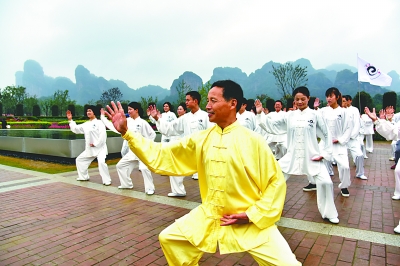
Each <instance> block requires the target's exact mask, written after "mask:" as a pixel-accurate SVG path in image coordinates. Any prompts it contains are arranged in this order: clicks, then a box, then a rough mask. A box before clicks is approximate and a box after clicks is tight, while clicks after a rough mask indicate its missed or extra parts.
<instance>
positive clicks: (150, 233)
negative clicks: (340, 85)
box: [0, 142, 400, 266]
mask: <svg viewBox="0 0 400 266" xmlns="http://www.w3.org/2000/svg"><path fill="white" fill-rule="evenodd" d="M368 157H369V158H368V159H366V160H365V174H366V176H367V177H368V180H365V181H364V180H360V179H357V178H355V177H354V176H355V173H354V171H355V167H354V164H351V170H352V184H351V187H350V188H349V191H350V197H348V198H345V197H342V196H341V195H340V189H339V188H338V184H339V178H338V175H337V168H336V167H334V171H335V176H334V177H333V178H332V180H333V182H334V195H335V204H336V207H337V209H338V212H339V219H340V223H339V224H338V225H333V224H331V223H329V221H327V220H323V219H322V218H321V217H320V214H319V212H318V209H317V204H316V192H315V191H313V192H303V190H302V187H303V186H305V185H307V179H306V177H304V176H296V177H294V176H293V177H291V178H290V179H289V180H288V181H287V195H286V201H285V202H286V203H285V208H284V211H283V214H282V218H281V220H280V221H279V223H278V226H279V230H280V231H281V232H282V234H283V236H284V237H285V239H286V240H287V241H288V243H289V245H290V247H291V249H292V250H293V251H294V253H295V254H296V256H297V259H298V260H299V261H301V262H302V263H303V265H374V266H375V265H400V235H398V234H395V233H394V232H393V228H394V227H395V226H396V225H397V224H398V222H399V219H400V201H399V200H397V201H395V200H392V199H391V197H392V196H393V191H394V182H395V181H394V173H393V170H390V166H391V165H392V164H393V162H390V161H389V160H388V158H389V157H391V155H390V142H379V143H375V147H374V152H373V153H369V154H368ZM109 169H110V174H111V178H112V185H111V186H103V185H102V182H101V178H100V176H99V173H98V170H97V168H96V169H90V176H91V177H90V181H88V182H79V181H76V178H77V173H76V171H74V172H67V173H61V174H54V175H50V174H44V173H39V172H34V171H30V170H24V169H19V168H13V167H8V166H4V165H1V164H0V203H1V208H0V265H68V266H71V265H140V266H142V265H167V263H166V260H165V258H164V256H163V252H162V250H161V248H160V245H159V242H158V234H159V233H160V232H161V231H162V230H163V229H164V228H165V227H167V226H168V225H170V224H171V223H172V222H173V221H174V219H177V218H179V217H181V216H182V215H184V214H186V213H188V212H189V211H190V210H191V209H193V208H195V207H196V206H198V205H199V204H200V195H199V189H198V181H195V180H193V179H191V178H190V177H187V178H185V181H184V185H185V187H186V190H187V196H186V197H182V198H170V197H167V194H168V192H170V184H169V177H168V176H160V175H157V174H153V177H154V183H155V187H156V193H155V195H152V196H148V195H146V194H145V193H144V185H143V178H142V176H141V174H140V172H139V171H138V170H134V171H133V173H132V179H133V184H134V188H133V189H132V190H119V189H117V186H118V185H119V179H118V175H117V172H116V169H115V166H110V167H109ZM200 265H210V266H211V265H224V266H228V265H257V263H255V262H254V260H253V258H252V257H251V256H250V255H248V254H246V253H237V254H230V255H221V254H219V252H217V253H215V254H205V255H204V256H203V258H202V259H201V261H200Z"/></svg>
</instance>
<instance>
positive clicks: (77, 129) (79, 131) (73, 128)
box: [67, 110, 85, 134]
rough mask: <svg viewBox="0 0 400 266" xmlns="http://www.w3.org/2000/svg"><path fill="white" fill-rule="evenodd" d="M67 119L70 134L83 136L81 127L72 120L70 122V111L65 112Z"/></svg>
mask: <svg viewBox="0 0 400 266" xmlns="http://www.w3.org/2000/svg"><path fill="white" fill-rule="evenodd" d="M67 119H68V122H69V128H70V129H71V131H72V132H74V133H75V134H84V133H85V132H84V130H83V127H82V126H79V125H77V124H76V122H75V121H74V120H72V113H71V111H70V110H67Z"/></svg>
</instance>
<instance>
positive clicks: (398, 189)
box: [364, 107, 400, 234]
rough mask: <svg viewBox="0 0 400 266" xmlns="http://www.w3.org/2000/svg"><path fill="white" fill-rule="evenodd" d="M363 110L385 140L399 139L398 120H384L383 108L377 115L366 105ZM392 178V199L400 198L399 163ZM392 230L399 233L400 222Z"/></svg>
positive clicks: (389, 112)
mask: <svg viewBox="0 0 400 266" xmlns="http://www.w3.org/2000/svg"><path fill="white" fill-rule="evenodd" d="M387 111H388V114H389V116H393V113H394V110H393V108H391V109H388V110H387ZM364 112H365V114H366V115H368V117H369V118H371V120H372V121H373V123H374V124H375V128H376V131H378V133H379V134H381V135H382V136H383V137H384V138H386V139H387V140H398V139H400V122H397V123H396V124H393V123H391V122H390V121H387V120H386V114H385V111H384V110H381V111H380V112H379V117H380V119H378V117H377V116H376V113H375V108H374V109H373V111H372V112H371V111H370V110H369V108H368V107H365V109H364ZM394 178H395V188H394V195H393V197H392V199H393V200H400V165H399V164H397V165H396V168H395V169H394ZM394 232H396V233H399V234H400V222H399V225H398V226H397V227H395V228H394Z"/></svg>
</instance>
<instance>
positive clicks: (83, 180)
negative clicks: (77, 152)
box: [76, 177, 89, 181]
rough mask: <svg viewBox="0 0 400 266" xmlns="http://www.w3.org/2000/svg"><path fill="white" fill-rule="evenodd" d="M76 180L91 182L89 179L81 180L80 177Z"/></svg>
mask: <svg viewBox="0 0 400 266" xmlns="http://www.w3.org/2000/svg"><path fill="white" fill-rule="evenodd" d="M76 180H77V181H89V179H80V178H79V177H78V178H77V179H76Z"/></svg>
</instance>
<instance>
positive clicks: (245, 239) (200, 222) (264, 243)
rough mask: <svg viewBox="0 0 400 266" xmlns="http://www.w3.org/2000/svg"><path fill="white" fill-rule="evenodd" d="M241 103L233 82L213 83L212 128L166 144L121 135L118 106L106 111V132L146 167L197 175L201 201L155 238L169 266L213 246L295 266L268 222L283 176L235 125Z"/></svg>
mask: <svg viewBox="0 0 400 266" xmlns="http://www.w3.org/2000/svg"><path fill="white" fill-rule="evenodd" d="M242 99H243V91H242V88H241V87H240V85H238V84H237V83H235V82H233V81H230V80H223V81H217V82H215V83H214V84H213V85H212V88H211V90H210V91H209V93H208V97H207V101H208V104H207V107H206V109H207V112H208V116H209V119H210V122H215V123H216V125H215V126H214V127H212V128H209V129H206V130H203V131H199V132H196V133H193V134H191V135H189V136H187V137H184V138H182V139H181V140H179V141H177V142H173V143H170V144H168V145H165V144H160V143H154V142H153V141H151V140H148V139H145V138H143V137H142V136H141V135H140V134H136V133H132V132H131V131H128V130H127V126H126V118H125V115H124V111H123V109H122V107H121V105H120V104H119V103H118V106H116V105H115V103H114V102H112V103H111V105H112V108H111V107H110V106H107V109H108V113H107V115H108V117H109V118H111V119H112V122H113V124H114V127H115V128H116V129H117V130H118V131H119V132H121V135H122V137H123V138H124V139H125V140H127V141H128V143H129V147H130V148H131V150H132V151H133V152H134V153H135V154H136V155H137V156H138V157H139V158H140V160H142V162H143V163H144V164H146V165H147V166H148V167H149V169H150V170H152V171H153V172H155V173H159V174H162V175H179V176H188V175H191V174H193V173H195V172H198V174H199V186H200V194H201V199H202V204H201V205H200V206H198V207H197V208H195V209H193V210H192V211H190V212H189V213H188V214H186V215H184V216H183V217H181V218H179V219H177V220H176V221H175V222H174V223H173V224H172V225H170V226H168V227H167V228H166V229H164V230H163V231H162V232H161V233H160V235H159V240H160V244H161V247H162V249H163V252H164V254H165V257H166V259H167V261H168V263H169V265H198V262H199V260H200V258H201V257H202V255H203V253H204V252H208V253H214V252H216V250H217V246H218V247H219V251H220V253H221V254H226V253H235V252H244V251H246V252H248V253H249V254H251V256H252V257H253V258H254V259H255V260H256V262H257V263H259V265H301V263H300V262H298V261H297V260H296V257H295V255H294V254H293V253H292V251H291V250H290V247H289V245H288V244H287V242H286V240H285V239H284V238H283V236H282V235H281V233H280V232H279V230H278V229H277V226H276V225H275V223H276V222H277V221H278V220H279V219H280V217H281V213H282V209H283V204H284V201H285V196H286V183H285V179H284V177H283V174H282V171H281V169H280V167H279V165H278V163H277V161H276V160H275V158H274V155H273V154H272V152H271V150H270V149H269V148H268V144H267V143H266V141H265V140H264V138H263V137H262V136H261V135H259V134H257V133H255V132H252V131H251V130H249V129H247V128H245V127H243V126H241V125H240V124H239V123H238V122H237V121H236V112H237V111H238V109H239V108H240V106H241V101H242ZM151 112H156V109H154V108H152V107H150V113H151ZM188 158H193V159H191V160H189V159H188Z"/></svg>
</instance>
